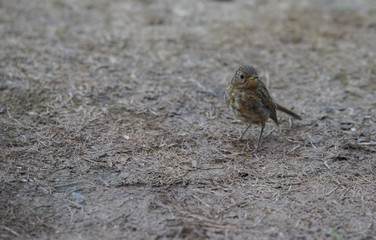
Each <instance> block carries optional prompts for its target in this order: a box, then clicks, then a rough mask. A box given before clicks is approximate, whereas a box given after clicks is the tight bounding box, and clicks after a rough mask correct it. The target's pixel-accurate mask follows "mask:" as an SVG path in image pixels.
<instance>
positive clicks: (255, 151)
mask: <svg viewBox="0 0 376 240" xmlns="http://www.w3.org/2000/svg"><path fill="white" fill-rule="evenodd" d="M264 127H265V123H261V132H260V136H259V139H258V141H257V146H256V149H255V150H254V151H253V152H254V153H257V151H258V148H259V145H260V141H261V136H262V133H263V132H264Z"/></svg>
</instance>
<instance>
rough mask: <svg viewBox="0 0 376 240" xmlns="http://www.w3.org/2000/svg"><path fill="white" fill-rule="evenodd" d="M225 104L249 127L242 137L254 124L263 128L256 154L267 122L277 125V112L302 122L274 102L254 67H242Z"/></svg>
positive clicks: (229, 90) (237, 72) (234, 78)
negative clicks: (270, 120)
mask: <svg viewBox="0 0 376 240" xmlns="http://www.w3.org/2000/svg"><path fill="white" fill-rule="evenodd" d="M224 98H225V102H226V104H227V106H228V107H229V108H230V110H231V111H232V112H233V113H234V115H235V117H236V118H238V119H240V120H241V121H243V122H245V123H248V124H249V125H248V126H247V128H246V129H245V130H244V131H243V133H242V134H241V135H240V137H239V138H238V140H239V141H240V140H242V138H243V136H244V134H245V133H246V132H247V130H248V128H249V127H250V126H251V125H252V124H259V125H260V126H261V130H260V135H259V138H258V141H257V145H256V148H255V150H254V151H253V152H254V153H257V151H258V149H259V146H260V140H261V137H262V133H263V131H264V127H265V123H266V121H267V120H268V119H269V118H271V119H272V120H273V121H274V122H275V123H276V124H277V125H278V119H277V112H276V110H279V111H282V112H284V113H286V114H288V115H290V116H291V117H293V118H295V119H298V120H302V118H301V116H299V115H298V114H296V113H294V112H293V111H291V110H289V109H287V108H285V107H283V106H281V105H280V104H278V103H276V102H274V101H273V99H272V98H271V96H270V94H269V92H268V90H267V88H266V86H265V84H264V83H263V82H262V81H261V80H260V79H259V76H258V74H257V71H256V69H255V68H254V67H252V66H240V67H239V68H238V69H237V70H236V72H235V75H234V76H233V78H232V79H231V81H230V82H229V83H228V85H227V87H226V90H225V96H224Z"/></svg>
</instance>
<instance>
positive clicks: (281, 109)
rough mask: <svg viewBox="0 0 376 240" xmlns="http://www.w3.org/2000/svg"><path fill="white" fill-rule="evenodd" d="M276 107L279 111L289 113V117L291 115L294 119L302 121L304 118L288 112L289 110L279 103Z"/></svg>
mask: <svg viewBox="0 0 376 240" xmlns="http://www.w3.org/2000/svg"><path fill="white" fill-rule="evenodd" d="M275 105H276V107H277V110H279V111H282V112H284V113H287V114H288V115H290V116H291V117H293V118H295V119H298V120H302V117H301V116H299V115H298V114H296V113H294V112H293V111H291V110H288V109H287V108H285V107H283V106H281V105H279V104H278V103H276V104H275Z"/></svg>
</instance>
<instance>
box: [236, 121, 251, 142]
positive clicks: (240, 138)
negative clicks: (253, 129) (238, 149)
mask: <svg viewBox="0 0 376 240" xmlns="http://www.w3.org/2000/svg"><path fill="white" fill-rule="evenodd" d="M251 125H252V123H250V124H249V125H248V127H247V128H246V129H245V130H244V132H243V133H242V135H240V137H239V138H238V141H241V140H242V138H243V136H244V134H245V133H246V132H247V130H248V128H249V127H250V126H251Z"/></svg>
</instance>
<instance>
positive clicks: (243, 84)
mask: <svg viewBox="0 0 376 240" xmlns="http://www.w3.org/2000/svg"><path fill="white" fill-rule="evenodd" d="M257 81H258V75H257V72H256V69H255V68H254V67H252V66H241V67H239V68H238V70H236V72H235V75H234V77H233V78H232V80H231V84H233V85H234V86H236V87H239V88H247V87H248V88H251V87H255V86H256V84H257Z"/></svg>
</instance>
